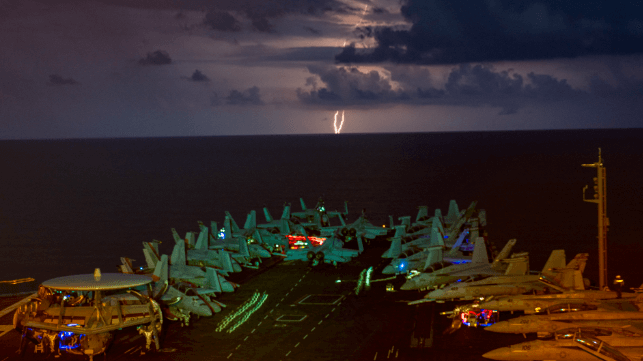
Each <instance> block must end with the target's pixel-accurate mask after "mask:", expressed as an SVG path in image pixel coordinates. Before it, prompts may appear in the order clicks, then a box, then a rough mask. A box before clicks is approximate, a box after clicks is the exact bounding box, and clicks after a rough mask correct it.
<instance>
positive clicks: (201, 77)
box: [190, 69, 210, 81]
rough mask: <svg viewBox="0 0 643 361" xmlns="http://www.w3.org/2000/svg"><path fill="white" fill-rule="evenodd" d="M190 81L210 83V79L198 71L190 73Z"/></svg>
mask: <svg viewBox="0 0 643 361" xmlns="http://www.w3.org/2000/svg"><path fill="white" fill-rule="evenodd" d="M190 80H192V81H210V78H208V77H207V76H205V74H203V73H202V72H200V71H199V70H198V69H197V70H195V71H194V73H192V76H191V77H190Z"/></svg>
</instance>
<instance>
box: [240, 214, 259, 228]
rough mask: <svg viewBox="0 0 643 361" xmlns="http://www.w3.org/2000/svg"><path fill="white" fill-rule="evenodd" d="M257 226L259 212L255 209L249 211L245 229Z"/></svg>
mask: <svg viewBox="0 0 643 361" xmlns="http://www.w3.org/2000/svg"><path fill="white" fill-rule="evenodd" d="M253 228H257V212H255V211H254V209H253V210H251V211H250V213H248V216H246V223H245V224H244V225H243V229H253Z"/></svg>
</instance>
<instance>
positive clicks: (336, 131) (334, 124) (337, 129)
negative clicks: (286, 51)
mask: <svg viewBox="0 0 643 361" xmlns="http://www.w3.org/2000/svg"><path fill="white" fill-rule="evenodd" d="M367 10H368V5H366V6H364V11H363V12H362V16H361V18H360V20H359V22H358V23H357V24H355V29H357V28H358V27H359V26H360V25H361V24H362V22H363V21H364V15H366V11H367ZM345 46H346V40H344V45H342V47H345ZM338 114H339V110H338V111H337V112H335V122H334V123H333V127H334V128H335V134H339V132H341V131H342V126H343V125H344V111H343V110H342V122H341V123H339V128H338V127H337V115H338Z"/></svg>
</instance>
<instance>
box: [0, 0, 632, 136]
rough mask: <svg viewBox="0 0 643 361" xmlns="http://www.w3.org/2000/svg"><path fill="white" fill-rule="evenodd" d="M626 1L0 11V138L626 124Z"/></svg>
mask: <svg viewBox="0 0 643 361" xmlns="http://www.w3.org/2000/svg"><path fill="white" fill-rule="evenodd" d="M642 53H643V2H642V1H640V0H638V1H634V0H623V1H592V0H582V1H576V0H566V1H559V0H537V1H536V0H525V1H519V0H463V1H445V0H442V1H437V0H436V1H431V0H402V1H399V0H374V1H364V0H183V1H181V0H100V1H86V0H0V121H1V122H2V126H1V127H0V139H41V138H55V139H57V138H95V137H99V138H104V137H110V138H111V137H157V136H208V135H254V134H307V133H334V128H333V121H334V115H335V114H336V112H339V116H340V117H339V118H340V119H341V114H342V112H344V114H345V119H346V121H345V124H344V125H343V128H342V130H341V132H342V133H372V132H430V131H484V130H526V129H581V128H632V127H640V126H641V124H642V123H643V122H642V121H641V120H642V117H641V114H643V61H642V60H643V57H642V56H641V54H642Z"/></svg>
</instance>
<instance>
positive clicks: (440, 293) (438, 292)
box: [424, 290, 446, 300]
mask: <svg viewBox="0 0 643 361" xmlns="http://www.w3.org/2000/svg"><path fill="white" fill-rule="evenodd" d="M445 297H446V292H444V290H433V291H431V292H429V293H427V294H426V295H425V296H424V298H433V299H436V300H439V299H442V298H445Z"/></svg>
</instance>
